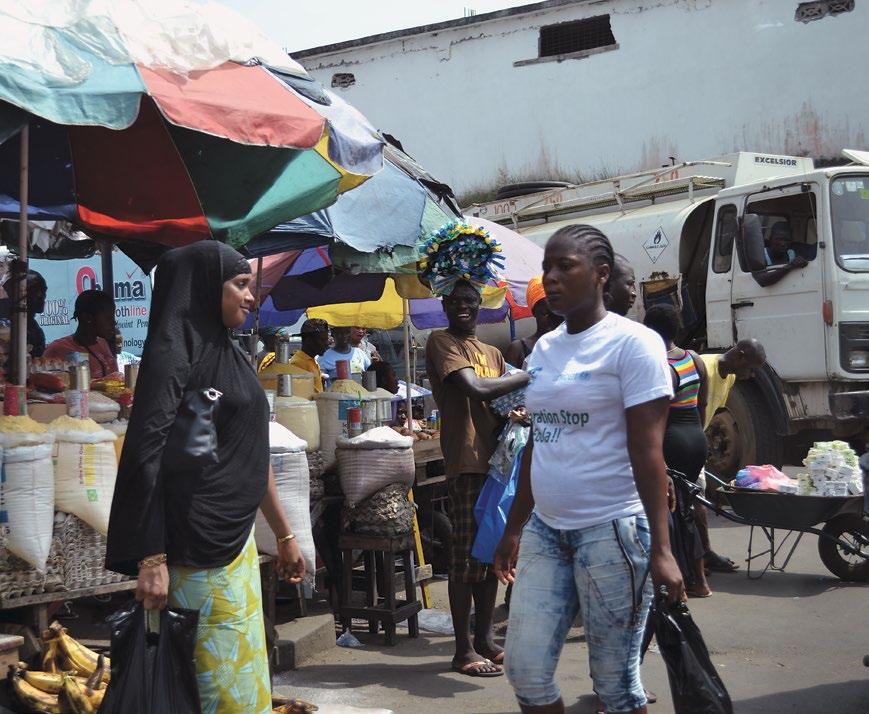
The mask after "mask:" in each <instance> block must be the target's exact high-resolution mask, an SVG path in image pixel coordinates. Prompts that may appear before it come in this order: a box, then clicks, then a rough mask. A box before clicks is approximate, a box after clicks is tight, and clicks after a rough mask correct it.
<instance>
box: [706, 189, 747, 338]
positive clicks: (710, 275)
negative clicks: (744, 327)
mask: <svg viewBox="0 0 869 714" xmlns="http://www.w3.org/2000/svg"><path fill="white" fill-rule="evenodd" d="M716 211H717V212H716V214H715V228H714V233H713V238H712V249H711V251H710V259H709V269H708V272H707V274H706V342H707V345H708V347H709V349H710V350H722V349H726V348H728V347H731V346H732V345H733V314H732V312H731V309H730V302H731V293H732V292H733V288H732V282H733V279H732V276H731V271H732V270H733V262H734V260H733V248H734V245H735V241H736V234H737V232H738V231H739V223H738V221H737V216H738V214H739V209H738V208H737V206H736V204H735V203H722V204H719V206H718V207H717V209H716Z"/></svg>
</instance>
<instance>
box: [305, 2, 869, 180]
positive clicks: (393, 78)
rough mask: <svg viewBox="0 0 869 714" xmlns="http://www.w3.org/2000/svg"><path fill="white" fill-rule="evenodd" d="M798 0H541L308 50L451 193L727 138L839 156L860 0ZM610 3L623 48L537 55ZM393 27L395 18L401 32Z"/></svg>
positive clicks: (309, 63) (628, 166)
mask: <svg viewBox="0 0 869 714" xmlns="http://www.w3.org/2000/svg"><path fill="white" fill-rule="evenodd" d="M798 4H799V3H798V2H797V1H796V0H600V1H598V2H584V1H582V0H579V1H574V2H569V1H568V2H554V3H543V4H542V5H543V7H540V8H538V9H536V10H534V11H531V12H527V13H524V14H519V15H505V16H501V17H493V18H488V19H487V18H486V16H480V18H482V19H481V20H480V21H477V22H471V23H470V24H461V25H459V26H453V27H448V28H444V29H439V30H437V31H427V32H423V33H420V34H404V35H403V36H399V37H395V38H394V39H389V40H386V41H381V42H375V43H367V44H366V43H362V44H358V45H357V46H353V47H348V48H346V49H338V50H336V49H334V48H333V49H329V48H323V49H322V50H318V51H316V52H315V53H303V54H302V56H301V57H300V60H301V62H302V63H303V64H304V65H305V67H306V68H307V69H308V70H309V71H310V72H311V74H312V75H313V76H315V77H316V78H317V79H319V80H320V81H321V82H323V83H324V84H326V86H330V85H331V84H332V78H333V75H334V74H335V73H352V74H353V76H354V79H355V83H354V84H352V85H351V86H349V87H347V88H343V89H337V90H336V91H339V92H341V93H342V94H343V96H345V97H346V99H347V100H348V101H350V102H352V103H353V104H354V105H355V106H357V107H358V108H359V109H360V110H362V111H363V112H364V113H365V114H366V115H367V116H368V117H369V118H370V119H371V120H372V121H373V123H374V124H375V125H376V126H378V127H379V128H380V129H382V130H384V131H387V132H389V133H392V134H394V135H395V136H396V137H398V138H400V139H401V141H402V142H403V143H404V147H405V149H406V150H407V151H408V152H409V153H410V154H411V155H413V156H415V157H416V158H417V159H418V160H419V161H420V162H421V163H422V164H423V165H424V166H425V167H426V168H428V169H429V170H430V171H431V172H432V173H433V174H434V175H436V176H438V177H439V178H441V179H442V180H444V181H446V182H448V183H450V184H451V185H452V186H453V188H454V190H455V191H456V192H457V193H458V194H464V195H468V194H469V193H471V192H474V191H477V190H481V189H491V188H493V187H494V186H496V185H498V184H499V183H505V182H507V181H509V180H523V179H525V180H527V179H537V178H539V179H545V178H555V177H559V178H568V179H573V180H575V179H576V177H577V176H578V175H579V176H582V177H583V178H585V179H589V178H593V177H597V176H599V175H601V174H606V175H611V174H613V173H617V172H623V171H630V170H635V169H640V168H649V167H653V166H657V165H660V164H662V163H666V162H667V157H668V156H676V157H677V158H678V159H680V160H688V159H699V158H709V157H712V156H716V155H718V154H722V153H726V152H730V151H735V150H742V149H744V150H752V151H762V152H770V153H785V154H797V155H808V156H813V157H816V158H832V157H836V156H838V154H839V152H840V150H841V149H842V148H844V147H854V148H869V147H867V146H866V139H865V137H866V130H867V129H869V92H867V82H866V79H865V77H864V74H863V67H864V66H865V64H866V45H865V37H866V33H867V30H869V2H867V0H856V2H855V3H854V8H853V10H851V11H848V12H844V13H842V14H839V15H836V16H827V17H824V18H822V19H819V20H815V21H812V22H808V23H803V22H798V21H797V20H796V19H795V12H796V9H797V5H798ZM603 14H609V15H610V23H611V27H612V31H613V35H614V37H615V40H616V42H617V43H618V49H614V50H609V51H603V52H600V53H597V54H592V55H590V56H587V57H584V58H581V59H566V60H564V61H561V62H556V61H546V62H537V63H530V64H522V65H520V66H515V64H514V63H516V62H522V61H523V60H533V59H535V58H537V56H538V38H539V31H540V27H541V26H542V25H549V24H553V23H557V22H564V21H569V20H577V19H583V18H588V17H593V16H597V15H603ZM396 34H398V33H396Z"/></svg>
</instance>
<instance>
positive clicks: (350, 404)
mask: <svg viewBox="0 0 869 714" xmlns="http://www.w3.org/2000/svg"><path fill="white" fill-rule="evenodd" d="M342 381H347V382H352V381H353V380H342ZM353 384H356V383H355V382H353ZM314 401H315V402H316V403H317V413H318V414H319V415H320V452H321V453H322V454H323V468H324V469H330V468H332V466H334V465H335V444H336V442H337V441H338V438H339V437H342V436H347V412H348V410H350V409H353V408H356V407H359V406H360V405H361V402H360V401H359V398H358V397H357V396H356V395H354V394H345V393H343V392H323V393H322V394H315V395H314Z"/></svg>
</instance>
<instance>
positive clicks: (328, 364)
mask: <svg viewBox="0 0 869 714" xmlns="http://www.w3.org/2000/svg"><path fill="white" fill-rule="evenodd" d="M342 359H343V360H347V361H348V362H349V363H350V374H360V373H362V372H364V371H365V370H366V369H368V368H369V367H370V366H371V358H370V357H369V356H368V355H367V354H365V352H364V351H363V350H360V349H359V348H358V347H352V346H351V347H350V349H349V350H348V351H347V352H338V351H337V350H336V349H334V348H333V349H329V350H326V352H324V353H323V355H322V356H321V357H320V360H319V362H320V369H322V370H323V371H324V372H326V373H327V374H328V375H329V376H330V377H331V378H332V379H335V377H337V376H338V370H337V369H336V367H335V363H336V362H337V361H338V360H342Z"/></svg>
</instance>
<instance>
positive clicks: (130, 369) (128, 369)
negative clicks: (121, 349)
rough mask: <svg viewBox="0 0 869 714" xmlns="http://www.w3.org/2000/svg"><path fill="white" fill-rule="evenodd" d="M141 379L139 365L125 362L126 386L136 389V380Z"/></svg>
mask: <svg viewBox="0 0 869 714" xmlns="http://www.w3.org/2000/svg"><path fill="white" fill-rule="evenodd" d="M138 379H139V365H137V364H125V365H124V386H125V387H126V388H127V389H132V390H134V391H135V389H136V380H138Z"/></svg>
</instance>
